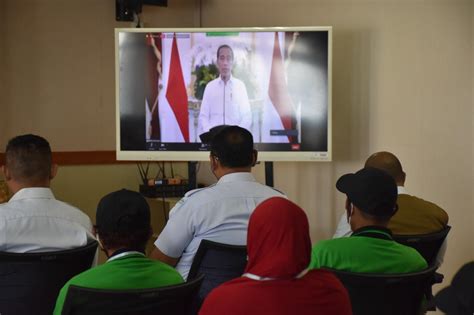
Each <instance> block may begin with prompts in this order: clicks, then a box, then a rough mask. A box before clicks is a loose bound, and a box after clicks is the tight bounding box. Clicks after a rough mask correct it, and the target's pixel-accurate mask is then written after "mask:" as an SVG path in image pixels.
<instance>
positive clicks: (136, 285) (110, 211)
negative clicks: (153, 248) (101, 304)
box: [54, 189, 183, 315]
mask: <svg viewBox="0 0 474 315" xmlns="http://www.w3.org/2000/svg"><path fill="white" fill-rule="evenodd" d="M94 228H95V234H96V237H97V241H98V242H99V246H100V248H101V249H102V250H103V251H104V252H105V254H106V256H107V257H108V258H109V259H108V260H107V262H106V263H105V264H103V265H100V266H98V267H95V268H92V269H89V270H87V271H85V272H83V273H81V274H79V275H77V276H75V277H73V278H72V279H71V280H69V281H68V282H67V283H66V284H65V285H64V287H63V288H62V289H61V291H60V293H59V296H58V299H57V301H56V307H55V309H54V314H57V315H59V314H61V311H62V308H63V305H64V301H65V298H66V295H67V290H68V288H69V286H70V285H77V286H81V287H86V288H95V289H117V290H121V289H123V290H125V289H148V288H156V287H161V286H168V285H175V284H179V283H182V282H183V278H182V277H181V276H180V275H179V273H178V272H177V271H176V270H174V269H173V268H171V267H170V266H168V265H166V264H164V263H161V262H158V261H154V260H151V259H149V258H147V257H146V256H145V247H146V243H147V241H148V239H149V238H150V236H151V234H152V229H151V225H150V208H149V206H148V203H147V202H146V200H145V199H144V198H143V197H142V195H140V194H139V193H137V192H134V191H130V190H125V189H122V190H119V191H115V192H113V193H110V194H108V195H106V196H105V197H104V198H102V200H101V201H100V202H99V205H98V206H97V213H96V225H95V227H94Z"/></svg>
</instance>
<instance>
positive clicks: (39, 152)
mask: <svg viewBox="0 0 474 315" xmlns="http://www.w3.org/2000/svg"><path fill="white" fill-rule="evenodd" d="M51 156H52V154H51V147H50V146H49V142H48V141H47V140H46V139H44V138H43V137H40V136H37V135H33V134H26V135H21V136H17V137H15V138H12V139H10V141H8V144H7V147H6V149H5V165H6V167H7V168H8V170H9V172H10V174H11V176H12V177H13V178H14V179H15V180H18V181H21V182H35V181H41V180H44V179H48V178H49V177H50V176H51V163H52V162H51V161H52V157H51Z"/></svg>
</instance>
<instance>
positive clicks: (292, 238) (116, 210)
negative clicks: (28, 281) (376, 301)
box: [0, 126, 472, 315]
mask: <svg viewBox="0 0 474 315" xmlns="http://www.w3.org/2000/svg"><path fill="white" fill-rule="evenodd" d="M203 139H205V140H206V141H208V142H209V144H210V148H211V149H210V165H211V170H212V172H213V174H214V175H215V176H216V178H217V180H218V181H217V183H216V184H215V185H213V186H210V187H206V188H202V189H197V190H193V191H190V192H188V193H186V195H185V197H184V198H183V199H182V200H181V201H180V202H179V203H178V204H177V205H176V206H175V207H174V208H173V209H172V210H171V212H170V217H169V221H168V222H167V224H166V226H165V227H164V230H163V231H162V232H161V233H160V235H159V237H158V239H157V240H156V242H155V243H154V249H153V251H152V252H151V253H150V256H149V257H146V253H145V247H146V244H147V242H148V240H149V238H150V237H151V235H152V230H151V224H150V209H149V206H148V204H147V202H146V201H145V199H144V198H143V197H142V196H141V195H140V194H139V193H137V192H132V191H129V190H119V191H116V192H112V193H110V194H108V195H106V196H105V197H104V198H102V200H101V201H100V202H99V204H98V206H97V211H96V221H95V222H96V224H95V225H94V226H92V224H91V221H90V219H89V218H88V217H87V216H86V215H85V214H83V213H82V211H80V210H79V209H77V208H74V207H72V206H70V205H68V204H66V203H63V202H61V201H58V200H56V199H55V198H54V195H53V194H52V192H51V190H50V188H49V187H50V181H51V180H52V179H53V178H54V176H55V174H56V170H57V166H55V165H54V164H53V163H52V161H51V148H50V146H49V143H48V142H47V141H46V140H45V139H43V138H41V137H39V136H35V135H23V136H18V137H16V138H13V139H12V140H10V142H9V143H8V145H7V148H6V150H5V165H4V166H3V167H2V168H3V172H4V177H5V180H6V182H7V185H8V187H9V189H10V191H11V192H12V193H13V197H12V198H11V199H10V200H9V201H8V202H7V203H5V204H1V205H0V224H1V226H2V227H1V229H0V231H2V232H3V233H2V234H1V235H2V238H3V240H2V241H1V242H0V246H1V250H2V251H8V252H19V253H26V252H50V251H56V250H61V249H67V248H75V247H81V246H85V245H86V244H87V243H88V242H90V241H92V240H97V242H98V244H99V247H100V249H101V250H102V251H104V253H105V254H106V256H107V258H108V260H107V262H106V263H105V264H103V265H100V266H97V267H93V268H92V269H90V270H87V271H85V272H83V273H81V274H79V275H77V276H75V277H73V278H72V279H70V280H69V281H68V282H67V283H66V284H65V285H64V287H63V288H62V289H61V291H60V293H59V296H58V299H57V302H56V307H55V310H54V314H61V312H62V308H63V304H64V301H65V299H66V296H67V293H68V288H69V286H71V285H78V286H83V287H89V288H97V289H117V290H118V289H144V288H154V287H160V286H169V285H176V284H180V283H183V282H184V281H186V280H187V278H188V274H189V270H190V267H191V264H192V262H193V259H194V256H195V254H196V252H197V250H198V247H199V245H200V242H201V240H203V239H208V240H212V241H215V242H220V243H225V244H233V245H246V246H247V251H248V262H247V266H246V268H245V271H244V273H243V274H242V276H241V277H239V278H236V279H234V280H231V281H229V282H227V283H225V284H223V285H221V286H218V287H217V288H216V289H214V290H213V291H212V292H211V293H210V294H209V295H208V297H207V298H206V300H205V301H204V304H203V305H202V307H201V309H200V311H199V313H200V314H204V315H208V314H231V315H232V314H342V315H344V314H352V309H351V302H350V298H349V295H348V293H347V291H346V289H345V288H344V286H343V285H342V283H341V282H340V281H339V280H338V278H337V277H336V276H335V275H334V274H333V273H331V272H330V271H328V270H325V269H336V270H345V271H351V272H360V273H385V274H399V273H410V272H416V271H421V270H424V269H426V268H427V267H428V264H427V262H426V261H425V259H424V258H423V257H422V256H421V255H420V254H419V253H418V252H417V251H416V250H415V249H413V248H410V247H407V246H404V245H401V244H399V243H397V242H395V241H394V239H393V236H392V232H395V233H396V234H427V233H430V232H436V231H439V230H442V229H444V228H445V227H446V226H447V223H448V216H447V214H446V212H445V211H444V210H442V209H441V208H439V207H438V206H436V205H434V204H432V203H429V202H427V201H424V200H422V199H419V198H416V197H414V196H411V195H409V194H408V193H407V192H406V190H404V187H403V186H404V182H405V177H406V175H405V173H404V172H403V169H402V166H401V163H400V162H399V161H398V159H397V158H396V157H395V156H394V155H393V154H391V153H389V152H379V153H376V154H374V155H372V156H371V157H369V159H368V160H367V161H366V164H365V166H364V168H363V169H361V170H359V171H357V172H355V173H350V174H345V175H343V176H341V177H340V178H339V179H338V181H337V183H336V188H337V189H338V190H339V191H340V192H341V193H343V194H345V196H346V205H345V208H346V209H345V210H346V211H345V214H344V215H343V217H342V218H341V221H340V223H339V226H338V229H337V231H336V235H335V238H334V239H332V240H323V241H320V242H318V243H317V244H315V245H314V247H313V248H311V240H310V236H309V223H308V219H307V217H306V215H305V212H304V211H303V210H302V209H301V208H300V207H298V206H297V205H296V204H294V203H293V202H291V201H290V200H288V198H287V197H286V196H285V195H284V194H283V193H281V192H279V191H277V190H275V189H273V188H271V187H267V186H265V185H262V184H260V183H258V182H257V181H256V180H255V178H254V177H253V176H252V174H251V168H252V167H253V166H254V165H255V163H256V161H257V151H256V150H255V149H254V144H253V139H252V135H251V134H250V132H248V131H247V130H245V129H243V128H241V127H238V126H218V127H214V128H212V129H211V130H210V131H209V132H208V133H207V134H205V135H204V136H203ZM445 246H446V244H444V249H443V250H441V255H439V259H438V262H437V264H438V265H439V264H440V263H441V261H442V255H443V251H444V250H445ZM471 269H472V268H471ZM471 274H472V272H471ZM471 277H472V275H471ZM453 285H454V280H453ZM450 292H451V295H452V296H456V294H454V295H453V294H452V290H451V291H450ZM444 295H446V294H444ZM453 299H454V298H452V297H451V299H450V301H452V300H453ZM471 304H472V303H471ZM465 307H466V310H468V309H467V307H468V305H466V306H465ZM470 307H472V305H471V306H470ZM470 312H471V313H472V310H470Z"/></svg>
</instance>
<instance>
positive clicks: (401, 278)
mask: <svg viewBox="0 0 474 315" xmlns="http://www.w3.org/2000/svg"><path fill="white" fill-rule="evenodd" d="M436 268H437V267H436V266H433V267H429V268H428V269H425V270H423V271H420V272H415V273H408V274H392V275H388V274H367V273H353V272H347V271H340V270H333V269H328V270H329V271H331V272H333V273H334V274H335V275H336V276H337V277H338V278H339V280H341V282H342V284H343V285H344V286H345V287H346V289H347V291H348V292H349V297H350V299H351V304H352V312H353V314H354V315H380V314H383V315H419V314H420V311H421V310H422V302H423V296H424V292H425V290H426V288H427V287H429V286H430V279H431V277H432V276H433V274H434V272H435V271H436Z"/></svg>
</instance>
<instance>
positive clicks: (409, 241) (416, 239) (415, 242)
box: [393, 225, 451, 266]
mask: <svg viewBox="0 0 474 315" xmlns="http://www.w3.org/2000/svg"><path fill="white" fill-rule="evenodd" d="M450 230H451V227H450V226H449V225H448V226H446V228H445V229H443V230H441V231H439V232H435V233H430V234H422V235H393V239H394V240H395V241H396V242H398V243H400V244H403V245H406V246H410V247H413V248H414V249H416V250H417V251H418V252H419V253H420V254H421V256H423V258H425V260H426V262H427V263H428V265H430V266H433V265H434V264H435V263H436V256H437V255H438V252H439V249H440V248H441V245H442V244H443V242H444V239H445V238H446V236H447V235H448V233H449V231H450Z"/></svg>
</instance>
